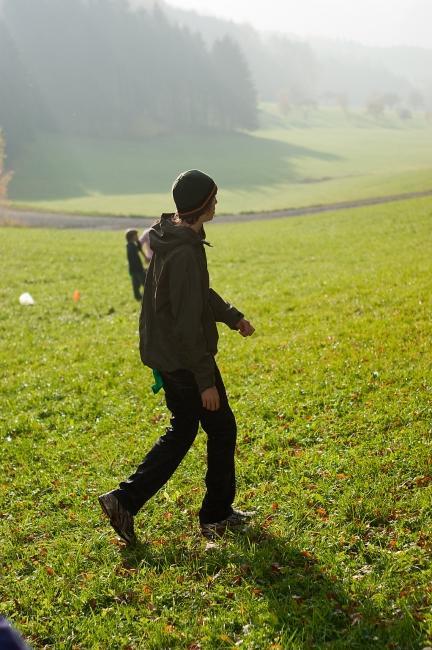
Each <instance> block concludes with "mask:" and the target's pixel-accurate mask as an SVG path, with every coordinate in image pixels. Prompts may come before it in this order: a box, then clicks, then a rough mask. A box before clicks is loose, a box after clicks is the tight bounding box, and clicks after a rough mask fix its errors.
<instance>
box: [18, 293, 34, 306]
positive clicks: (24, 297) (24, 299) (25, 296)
mask: <svg viewBox="0 0 432 650" xmlns="http://www.w3.org/2000/svg"><path fill="white" fill-rule="evenodd" d="M19 303H20V305H34V304H35V301H34V300H33V298H32V296H31V295H30V294H29V293H27V291H26V292H25V293H22V294H21V295H20V297H19Z"/></svg>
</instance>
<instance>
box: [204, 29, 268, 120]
mask: <svg viewBox="0 0 432 650" xmlns="http://www.w3.org/2000/svg"><path fill="white" fill-rule="evenodd" d="M212 59H213V66H214V76H215V80H216V87H215V92H214V102H215V106H216V107H217V110H218V113H219V115H218V116H215V117H216V120H217V119H218V117H219V118H220V119H221V120H222V125H223V126H224V127H225V128H226V129H236V128H244V129H254V128H256V126H257V98H256V91H255V88H254V86H253V83H252V81H251V77H250V73H249V68H248V66H247V63H246V60H245V58H244V56H243V54H242V52H241V50H240V48H239V46H238V45H237V44H236V42H235V41H234V40H233V39H232V38H230V37H229V36H225V37H224V38H223V39H221V40H218V41H215V43H214V45H213V49H212Z"/></svg>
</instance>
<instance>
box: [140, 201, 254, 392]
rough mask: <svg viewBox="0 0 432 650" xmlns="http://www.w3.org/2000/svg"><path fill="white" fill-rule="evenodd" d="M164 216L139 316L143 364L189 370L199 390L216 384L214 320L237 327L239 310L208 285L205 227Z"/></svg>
mask: <svg viewBox="0 0 432 650" xmlns="http://www.w3.org/2000/svg"><path fill="white" fill-rule="evenodd" d="M173 216H174V215H173V214H163V215H162V217H161V219H160V221H159V222H158V223H157V224H156V225H155V226H153V228H152V229H151V231H150V246H151V248H152V250H153V257H152V260H151V263H150V266H149V269H148V272H147V279H146V284H145V291H144V299H143V304H142V309H141V316H140V326H139V330H140V354H141V359H142V362H143V363H144V364H145V365H147V366H149V367H150V368H154V369H156V370H160V371H162V372H163V371H165V372H172V371H174V370H179V369H185V370H190V371H191V372H192V373H193V374H194V377H195V380H196V382H197V385H198V389H199V391H200V392H202V391H204V390H205V389H206V388H209V387H210V386H214V385H215V373H214V359H213V357H214V355H215V354H216V353H217V342H218V338H219V336H218V331H217V327H216V321H218V322H223V323H226V324H227V325H228V326H229V327H231V329H236V325H237V323H238V322H239V321H240V320H241V319H242V318H243V314H242V313H241V312H239V311H238V309H236V308H235V307H233V306H232V305H230V304H229V303H228V302H225V300H223V299H222V298H221V297H220V296H219V295H218V294H217V293H216V291H214V290H213V289H211V288H210V286H209V275H208V271H207V259H206V254H205V250H204V246H205V233H204V230H202V231H201V233H200V234H197V233H196V232H195V231H194V230H192V229H191V228H187V227H184V226H177V225H175V224H174V223H173V221H172V217H173Z"/></svg>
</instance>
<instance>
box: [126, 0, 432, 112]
mask: <svg viewBox="0 0 432 650" xmlns="http://www.w3.org/2000/svg"><path fill="white" fill-rule="evenodd" d="M129 2H130V4H131V6H134V7H135V8H137V7H141V8H145V9H147V10H151V9H152V8H153V7H154V5H155V4H157V5H158V6H159V7H160V8H161V9H162V10H163V12H164V13H165V14H166V16H167V17H168V19H169V20H170V21H173V22H175V23H178V24H180V25H183V26H186V27H188V28H189V29H190V30H191V31H193V32H198V33H199V34H200V35H201V37H202V38H203V39H204V41H205V42H206V43H207V45H208V46H211V45H212V44H213V43H214V41H215V40H217V39H221V38H223V37H224V36H225V35H229V36H230V37H231V38H233V39H235V40H236V41H237V42H238V44H239V45H240V46H241V48H242V50H243V53H244V55H245V57H246V60H247V62H248V64H249V67H250V70H251V75H252V79H253V81H254V83H255V86H256V88H257V91H258V95H259V97H260V98H261V99H263V100H272V101H278V100H279V99H280V97H281V96H282V97H287V98H289V101H290V102H294V103H296V102H302V101H305V102H308V101H314V102H317V101H322V100H323V98H324V99H325V100H326V101H327V100H329V99H330V98H331V97H336V96H338V97H339V98H340V97H341V96H344V101H345V102H347V103H348V104H350V105H352V106H362V105H365V104H367V103H368V102H370V101H372V100H374V99H375V98H376V97H377V96H390V95H392V96H393V98H394V101H395V102H396V99H395V98H397V102H396V103H397V104H399V105H407V106H410V105H411V104H413V103H414V106H412V107H413V108H416V107H417V108H425V109H427V110H432V49H426V48H420V47H407V46H397V47H372V46H367V45H362V44H361V43H356V42H351V41H343V40H336V39H328V38H310V39H305V38H301V37H299V36H296V35H294V34H281V33H277V34H276V33H271V32H264V31H258V30H257V29H255V28H254V27H252V26H251V25H249V24H245V23H236V22H233V21H229V20H224V19H222V18H217V17H212V16H209V15H201V14H199V13H197V12H196V11H191V10H183V9H179V8H177V7H174V6H172V5H170V4H169V3H168V2H166V1H165V0H129ZM414 97H415V98H416V99H415V100H414V101H413V98H414Z"/></svg>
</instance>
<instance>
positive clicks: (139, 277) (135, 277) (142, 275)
mask: <svg viewBox="0 0 432 650" xmlns="http://www.w3.org/2000/svg"><path fill="white" fill-rule="evenodd" d="M130 276H131V280H132V289H133V294H134V297H135V300H141V299H142V295H141V291H140V289H141V287H144V284H145V279H146V270H145V269H144V270H143V271H134V272H133V273H131V274H130Z"/></svg>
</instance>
